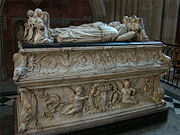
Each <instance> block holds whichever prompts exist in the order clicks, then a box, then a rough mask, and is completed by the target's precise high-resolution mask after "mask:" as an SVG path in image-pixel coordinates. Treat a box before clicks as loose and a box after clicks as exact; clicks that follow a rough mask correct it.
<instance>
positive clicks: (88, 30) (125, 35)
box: [24, 8, 148, 44]
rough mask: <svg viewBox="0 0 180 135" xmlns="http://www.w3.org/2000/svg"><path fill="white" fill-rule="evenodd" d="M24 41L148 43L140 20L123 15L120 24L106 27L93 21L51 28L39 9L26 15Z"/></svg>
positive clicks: (35, 42) (47, 17) (47, 15)
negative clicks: (128, 41)
mask: <svg viewBox="0 0 180 135" xmlns="http://www.w3.org/2000/svg"><path fill="white" fill-rule="evenodd" d="M27 17H28V18H29V19H28V22H27V23H25V33H24V40H26V41H27V42H28V43H31V44H39V43H52V42H55V41H58V42H59V43H81V42H107V41H127V40H131V41H147V40H148V36H147V35H146V32H145V30H144V24H143V20H142V18H137V17H136V16H135V15H133V16H132V17H128V16H124V18H123V23H120V22H119V21H114V22H111V23H109V24H106V23H103V22H94V23H89V24H82V25H80V26H70V27H67V28H55V29H51V28H50V21H49V20H50V17H49V14H48V13H47V12H43V11H42V10H41V9H38V8H37V9H35V11H32V10H29V11H28V12H27Z"/></svg>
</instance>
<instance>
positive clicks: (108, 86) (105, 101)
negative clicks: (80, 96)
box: [89, 82, 119, 111]
mask: <svg viewBox="0 0 180 135" xmlns="http://www.w3.org/2000/svg"><path fill="white" fill-rule="evenodd" d="M118 96H119V94H118V90H117V86H116V83H115V82H108V83H96V84H94V85H93V87H92V89H91V91H90V96H89V105H90V107H91V108H90V109H92V110H93V109H94V108H97V109H99V110H100V111H105V110H107V109H108V108H109V107H112V106H113V105H114V104H115V103H116V101H117V100H118ZM92 110H90V111H92Z"/></svg>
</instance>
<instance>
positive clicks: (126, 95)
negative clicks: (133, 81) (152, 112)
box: [121, 80, 136, 103]
mask: <svg viewBox="0 0 180 135" xmlns="http://www.w3.org/2000/svg"><path fill="white" fill-rule="evenodd" d="M123 84H124V88H123V89H122V90H121V93H122V102H123V103H136V101H135V98H134V95H135V89H134V88H132V87H131V86H130V81H129V80H125V81H124V82H123Z"/></svg>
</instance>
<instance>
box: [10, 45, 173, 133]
mask: <svg viewBox="0 0 180 135" xmlns="http://www.w3.org/2000/svg"><path fill="white" fill-rule="evenodd" d="M162 47H163V44H162V43H161V42H105V43H85V44H83V43H81V44H78V45H77V44H61V45H59V43H50V44H44V45H27V44H24V43H19V49H20V50H19V52H18V53H16V54H15V55H14V65H15V67H14V68H15V69H14V78H13V79H14V81H15V83H16V84H17V85H18V97H17V101H16V103H17V121H18V133H22V134H33V133H36V132H39V133H42V134H55V133H65V132H69V131H75V130H79V129H84V128H90V127H94V126H98V125H103V124H108V123H112V122H115V121H121V120H125V119H127V118H134V117H137V116H141V115H146V114H149V113H152V112H156V111H157V110H159V109H162V108H163V107H165V104H164V103H163V102H162V98H163V96H164V91H163V89H162V88H161V86H160V77H161V75H163V74H164V73H165V72H166V71H167V70H168V69H169V66H170V58H169V57H167V56H165V55H164V54H163V53H162V50H161V49H162Z"/></svg>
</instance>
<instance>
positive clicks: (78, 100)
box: [63, 86, 88, 115]
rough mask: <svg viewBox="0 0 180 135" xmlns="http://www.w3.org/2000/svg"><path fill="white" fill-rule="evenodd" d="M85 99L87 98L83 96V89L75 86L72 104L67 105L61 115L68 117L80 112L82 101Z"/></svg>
mask: <svg viewBox="0 0 180 135" xmlns="http://www.w3.org/2000/svg"><path fill="white" fill-rule="evenodd" d="M87 98H88V96H83V88H82V87H80V86H77V87H76V88H75V96H74V99H73V103H72V104H70V105H68V106H67V107H66V108H65V110H64V111H63V114H65V115H70V114H74V113H78V112H81V111H82V109H83V106H84V100H85V99H87Z"/></svg>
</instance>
